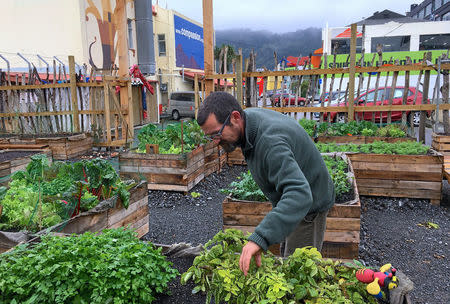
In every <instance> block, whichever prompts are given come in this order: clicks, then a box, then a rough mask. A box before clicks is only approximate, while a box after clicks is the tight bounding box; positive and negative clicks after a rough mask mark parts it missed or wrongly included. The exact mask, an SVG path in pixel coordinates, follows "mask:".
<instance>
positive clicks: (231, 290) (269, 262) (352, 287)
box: [181, 229, 377, 304]
mask: <svg viewBox="0 0 450 304" xmlns="http://www.w3.org/2000/svg"><path fill="white" fill-rule="evenodd" d="M246 243H247V241H246V238H245V237H244V234H243V232H242V231H240V230H236V229H227V230H225V232H219V233H218V234H216V235H215V236H214V237H213V238H212V239H211V240H210V241H209V242H208V243H206V244H205V245H204V251H203V252H202V253H201V254H200V255H199V256H197V257H196V258H195V259H194V262H193V265H192V266H191V267H190V268H189V269H188V270H187V271H186V272H185V273H183V274H182V275H181V283H182V284H186V283H187V282H188V281H189V280H192V281H193V282H194V283H195V284H196V287H195V288H194V289H193V291H192V292H193V293H198V292H206V297H207V299H206V303H210V302H211V300H212V298H214V301H215V303H217V304H218V303H223V302H227V303H230V304H231V303H237V304H247V303H262V304H268V303H276V304H294V303H329V304H333V303H343V304H351V303H355V304H363V303H377V301H376V300H375V298H374V297H372V296H371V295H369V294H368V293H367V292H366V289H365V288H366V284H363V283H361V282H359V281H358V280H357V279H356V277H355V272H356V270H357V269H358V267H361V266H362V265H361V263H360V262H358V261H354V264H350V263H349V264H347V265H342V264H340V263H339V262H333V261H331V260H329V259H328V260H324V259H322V256H321V254H320V252H318V251H317V249H316V248H311V247H304V248H298V249H296V251H295V252H294V254H292V255H291V256H289V257H288V258H286V259H282V258H279V257H275V256H273V255H272V254H270V253H267V254H266V253H264V254H262V257H261V261H262V264H261V267H257V266H256V264H255V263H254V261H253V260H252V262H251V264H250V270H249V273H248V275H247V276H244V274H243V273H242V271H241V270H240V269H239V257H240V255H239V253H240V252H241V251H242V247H243V246H244V245H245V244H246Z"/></svg>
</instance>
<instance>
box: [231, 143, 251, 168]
mask: <svg viewBox="0 0 450 304" xmlns="http://www.w3.org/2000/svg"><path fill="white" fill-rule="evenodd" d="M227 164H228V166H233V165H247V163H246V162H245V158H244V154H242V149H241V148H239V147H238V148H236V150H234V151H233V152H228V153H227Z"/></svg>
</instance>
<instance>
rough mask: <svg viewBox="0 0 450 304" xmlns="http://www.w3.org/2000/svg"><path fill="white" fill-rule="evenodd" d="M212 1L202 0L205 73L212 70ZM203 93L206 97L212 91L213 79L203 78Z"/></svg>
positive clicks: (208, 73) (207, 73) (210, 72)
mask: <svg viewBox="0 0 450 304" xmlns="http://www.w3.org/2000/svg"><path fill="white" fill-rule="evenodd" d="M213 32H214V27H213V3H212V0H203V47H204V65H205V67H204V68H205V75H210V74H213V72H214V37H213ZM205 91H206V92H205V93H206V95H205V96H203V98H206V97H208V95H209V94H210V93H211V92H214V81H213V80H212V79H206V80H205Z"/></svg>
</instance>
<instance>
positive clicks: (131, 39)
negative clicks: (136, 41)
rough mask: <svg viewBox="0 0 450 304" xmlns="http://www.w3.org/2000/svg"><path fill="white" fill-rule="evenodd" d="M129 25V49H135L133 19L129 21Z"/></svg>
mask: <svg viewBox="0 0 450 304" xmlns="http://www.w3.org/2000/svg"><path fill="white" fill-rule="evenodd" d="M127 24H128V48H129V49H133V48H134V45H133V23H132V21H131V19H128V20H127Z"/></svg>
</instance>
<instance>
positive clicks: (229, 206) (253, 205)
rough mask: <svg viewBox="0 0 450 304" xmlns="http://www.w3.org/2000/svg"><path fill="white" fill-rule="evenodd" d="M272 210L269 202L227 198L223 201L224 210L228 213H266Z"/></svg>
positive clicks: (224, 212)
mask: <svg viewBox="0 0 450 304" xmlns="http://www.w3.org/2000/svg"><path fill="white" fill-rule="evenodd" d="M271 210H272V204H271V203H269V202H261V203H257V202H250V201H235V200H230V199H229V198H225V200H224V202H223V203H222V212H223V214H224V215H226V214H244V215H265V214H267V213H268V212H270V211H271Z"/></svg>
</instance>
